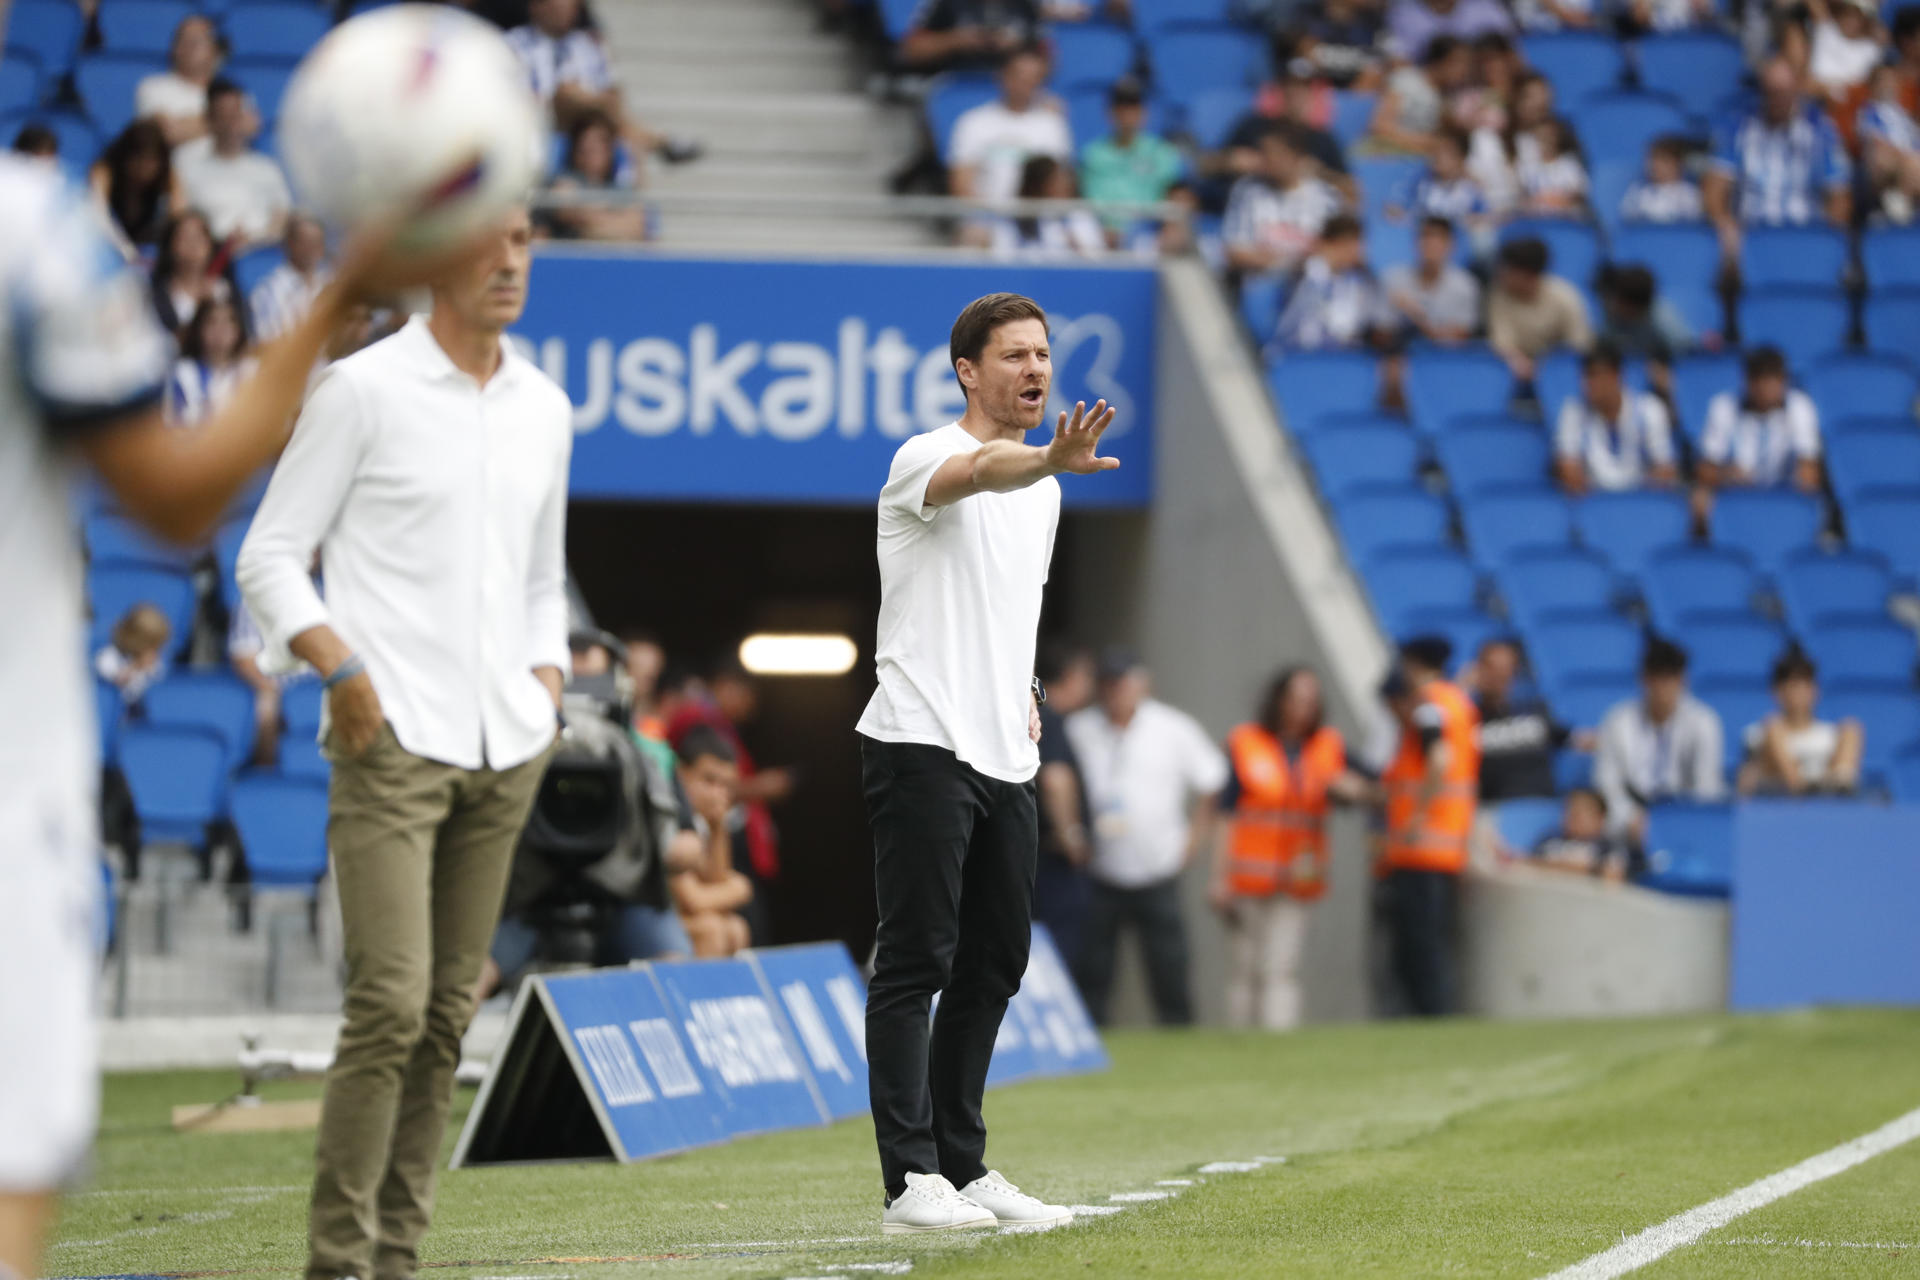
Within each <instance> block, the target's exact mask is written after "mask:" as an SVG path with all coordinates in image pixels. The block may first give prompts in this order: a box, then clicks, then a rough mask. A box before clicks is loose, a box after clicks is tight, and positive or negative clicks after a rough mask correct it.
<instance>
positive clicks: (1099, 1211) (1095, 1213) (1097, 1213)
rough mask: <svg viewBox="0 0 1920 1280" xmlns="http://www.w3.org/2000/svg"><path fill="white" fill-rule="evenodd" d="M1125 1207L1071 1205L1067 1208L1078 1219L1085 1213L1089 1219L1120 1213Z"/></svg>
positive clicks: (1115, 1205)
mask: <svg viewBox="0 0 1920 1280" xmlns="http://www.w3.org/2000/svg"><path fill="white" fill-rule="evenodd" d="M1124 1207H1125V1206H1122V1205H1117V1204H1070V1205H1068V1206H1067V1208H1069V1209H1071V1210H1073V1212H1074V1216H1076V1217H1078V1216H1079V1215H1081V1214H1083V1213H1084V1214H1085V1215H1087V1216H1088V1217H1089V1218H1098V1217H1103V1216H1105V1215H1106V1214H1109V1213H1119V1212H1120V1211H1121V1209H1122V1208H1124Z"/></svg>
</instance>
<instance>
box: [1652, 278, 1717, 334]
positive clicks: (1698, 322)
mask: <svg viewBox="0 0 1920 1280" xmlns="http://www.w3.org/2000/svg"><path fill="white" fill-rule="evenodd" d="M1660 297H1661V299H1662V300H1663V301H1664V302H1665V303H1666V304H1667V305H1668V306H1670V307H1672V308H1673V310H1674V312H1675V314H1677V315H1678V316H1679V317H1680V322H1681V323H1682V324H1684V325H1685V326H1686V327H1687V332H1688V334H1689V335H1691V338H1692V340H1693V341H1694V342H1710V343H1713V344H1714V345H1718V344H1719V343H1721V342H1723V341H1725V339H1726V335H1727V306H1726V303H1725V301H1723V300H1722V299H1721V297H1720V291H1719V290H1718V289H1716V288H1714V287H1713V286H1712V285H1706V284H1677V285H1674V286H1673V287H1672V288H1667V287H1665V286H1664V285H1663V286H1662V287H1661V289H1660Z"/></svg>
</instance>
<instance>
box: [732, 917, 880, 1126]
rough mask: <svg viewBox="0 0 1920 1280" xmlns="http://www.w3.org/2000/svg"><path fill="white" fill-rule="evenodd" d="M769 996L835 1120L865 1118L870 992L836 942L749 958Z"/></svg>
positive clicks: (774, 950) (779, 949)
mask: <svg viewBox="0 0 1920 1280" xmlns="http://www.w3.org/2000/svg"><path fill="white" fill-rule="evenodd" d="M746 959H747V963H748V964H751V965H752V966H753V967H754V970H755V971H756V972H757V973H758V974H759V975H760V979H761V983H762V985H763V986H764V988H765V990H766V992H767V994H768V995H769V996H771V997H773V998H774V999H775V1000H778V1001H779V1002H780V1007H781V1008H782V1009H783V1010H784V1011H785V1012H786V1015H787V1021H788V1022H789V1023H791V1024H792V1026H793V1031H794V1035H795V1036H796V1037H797V1038H798V1039H799V1041H800V1047H801V1049H802V1050H803V1051H804V1052H805V1054H806V1057H807V1064H808V1065H809V1066H810V1067H811V1068H812V1069H813V1081H814V1085H815V1087H816V1088H818V1089H819V1091H820V1100H821V1101H822V1102H824V1103H825V1104H826V1107H827V1113H828V1114H829V1115H831V1116H832V1117H833V1118H834V1119H835V1120H841V1119H845V1118H846V1117H848V1116H857V1115H864V1114H866V1110H867V993H866V990H865V989H864V988H863V987H862V985H861V982H860V971H859V970H858V969H856V968H854V967H853V958H852V957H851V956H849V955H848V954H847V949H846V948H845V947H843V946H841V945H840V944H839V943H837V942H823V943H815V944H812V945H808V946H798V947H772V948H769V949H767V950H764V951H749V952H747V953H746Z"/></svg>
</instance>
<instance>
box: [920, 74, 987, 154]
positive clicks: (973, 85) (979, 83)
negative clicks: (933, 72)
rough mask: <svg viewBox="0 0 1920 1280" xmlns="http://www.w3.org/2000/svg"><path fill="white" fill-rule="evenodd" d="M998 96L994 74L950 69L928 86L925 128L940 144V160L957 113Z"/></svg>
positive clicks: (965, 111)
mask: <svg viewBox="0 0 1920 1280" xmlns="http://www.w3.org/2000/svg"><path fill="white" fill-rule="evenodd" d="M999 96H1000V86H999V85H997V84H995V83H994V81H993V77H991V76H988V75H983V74H979V73H973V72H949V73H948V74H946V75H943V76H941V77H939V78H938V79H937V80H935V81H934V82H933V84H932V85H931V86H929V87H928V89H927V99H926V113H927V130H928V132H930V133H931V134H932V135H933V144H934V146H936V147H938V148H939V150H940V158H941V159H942V160H946V159H947V158H948V154H949V153H948V147H949V146H950V145H951V144H952V142H953V126H954V124H955V123H956V122H957V121H958V120H959V119H960V117H961V116H963V115H965V114H966V113H967V112H968V111H970V110H972V109H973V108H974V107H977V106H979V105H980V104H982V103H984V102H992V101H993V100H994V99H995V98H997V97H999Z"/></svg>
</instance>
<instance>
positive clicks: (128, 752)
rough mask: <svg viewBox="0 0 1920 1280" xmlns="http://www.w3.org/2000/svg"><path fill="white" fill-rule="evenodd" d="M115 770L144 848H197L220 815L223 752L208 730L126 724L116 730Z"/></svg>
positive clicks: (223, 801)
mask: <svg viewBox="0 0 1920 1280" xmlns="http://www.w3.org/2000/svg"><path fill="white" fill-rule="evenodd" d="M120 770H121V772H122V773H124V774H126V776H127V787H128V788H129V789H130V790H131V791H132V792H133V807H134V809H135V811H136V812H138V813H139V815H140V826H141V831H142V834H143V836H144V837H145V839H146V841H147V842H148V843H150V844H151V843H175V842H177V843H180V844H186V845H191V846H193V847H194V848H201V847H203V846H204V845H205V844H206V841H207V825H208V824H209V823H211V822H214V821H215V820H217V819H219V818H222V817H224V816H226V810H227V748H226V744H225V743H223V742H222V741H221V740H220V735H219V734H217V733H215V732H213V731H212V730H211V729H199V728H177V727H162V726H158V725H147V724H139V723H131V724H128V725H126V726H124V727H123V728H122V729H121V731H120Z"/></svg>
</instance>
